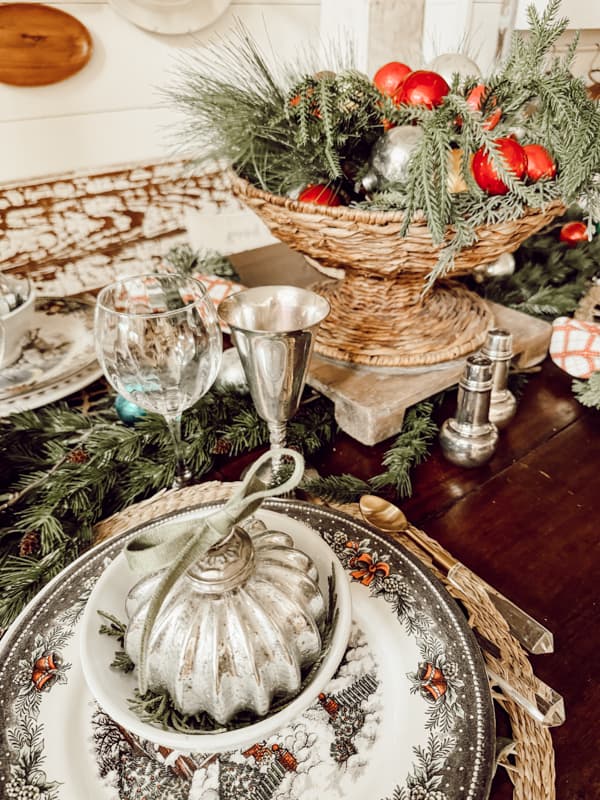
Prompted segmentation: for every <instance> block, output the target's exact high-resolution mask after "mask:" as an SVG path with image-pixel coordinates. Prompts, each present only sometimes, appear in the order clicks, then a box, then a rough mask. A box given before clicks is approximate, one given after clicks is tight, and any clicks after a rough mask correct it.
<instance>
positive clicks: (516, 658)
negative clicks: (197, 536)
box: [94, 481, 556, 800]
mask: <svg viewBox="0 0 600 800" xmlns="http://www.w3.org/2000/svg"><path fill="white" fill-rule="evenodd" d="M238 485H239V484H235V483H230V484H227V483H219V482H216V481H213V482H208V483H204V484H199V485H198V486H190V487H187V488H185V489H180V490H171V491H167V492H162V493H160V494H159V495H156V496H155V497H154V498H150V499H149V500H146V501H143V502H142V503H138V504H137V505H134V506H131V507H130V508H128V509H126V510H125V511H122V512H120V513H119V514H116V515H114V516H113V517H110V518H108V519H106V520H104V521H103V522H101V523H99V524H98V525H97V526H96V527H95V530H94V533H95V541H97V542H98V541H101V540H103V539H106V538H108V537H110V536H115V535H117V534H120V533H124V532H125V531H128V530H131V529H132V528H134V527H137V526H138V525H141V524H143V523H146V522H149V521H150V520H153V519H157V518H159V517H162V516H165V515H166V514H169V513H172V512H175V511H181V510H183V509H185V508H189V507H191V506H194V505H197V504H199V503H208V502H213V501H217V500H224V499H226V498H227V497H229V496H230V495H231V493H232V492H233V491H234V489H235V488H236V486H238ZM334 507H336V508H338V509H339V510H340V511H344V512H345V513H347V514H350V515H351V516H354V517H357V518H358V519H360V512H359V510H358V506H357V505H355V504H345V505H336V506H334ZM419 533H420V535H421V536H423V537H424V538H426V539H427V541H428V543H429V545H430V547H432V548H433V549H434V550H437V551H439V552H440V553H443V554H447V551H446V550H444V548H443V547H441V545H440V544H439V543H438V542H436V541H435V540H434V539H430V538H429V537H428V536H427V534H425V533H424V532H423V531H419ZM388 535H391V534H388ZM391 538H393V539H396V540H397V541H398V542H399V543H400V544H401V545H402V546H403V547H405V548H406V549H407V550H410V551H411V552H412V553H413V554H414V555H415V556H417V558H419V559H420V560H421V561H423V562H424V563H425V564H426V565H427V567H428V568H429V569H431V571H432V572H433V573H434V574H435V575H436V576H437V577H438V578H439V579H440V580H441V581H442V582H443V583H444V584H445V585H446V588H447V589H448V591H449V592H450V594H452V595H453V596H454V597H456V598H457V599H459V600H460V601H461V602H462V603H463V605H464V606H465V607H466V609H467V611H468V614H469V624H470V625H471V626H473V627H477V629H478V631H479V632H480V633H481V634H482V635H483V636H485V637H486V638H487V639H489V640H490V641H491V642H493V643H494V644H495V645H497V647H498V648H499V651H500V657H499V658H493V657H491V656H489V655H488V654H487V653H485V654H484V656H485V659H486V661H488V662H489V665H490V667H491V668H492V669H493V670H494V672H496V673H497V674H498V675H500V676H501V677H503V678H504V679H505V680H506V681H508V682H510V683H511V684H512V685H513V686H514V687H515V688H516V689H517V690H518V691H519V692H520V693H521V694H523V695H525V696H526V697H529V698H530V699H533V689H532V682H533V677H534V673H533V669H532V667H531V664H530V662H529V659H528V658H527V654H526V653H525V652H524V650H523V649H522V647H521V646H520V645H519V643H518V642H517V641H516V640H515V639H514V638H513V637H512V635H511V633H510V631H509V629H508V625H507V623H506V620H505V619H504V618H503V617H502V616H501V615H500V614H499V613H498V611H497V610H496V608H495V607H494V605H493V604H492V603H491V601H490V599H489V598H488V596H487V594H486V592H485V590H484V589H483V586H482V585H481V583H480V582H479V581H478V579H477V578H476V577H475V576H473V575H472V574H471V573H469V572H468V571H466V570H463V571H462V573H459V575H457V576H455V577H457V578H458V581H457V582H458V583H459V584H460V586H461V588H460V589H457V588H456V587H455V586H453V585H452V584H450V583H448V582H447V581H446V579H445V576H444V575H443V573H441V572H439V570H437V569H436V568H435V567H434V566H433V565H432V563H431V560H430V559H429V557H428V556H427V555H425V554H424V553H423V551H422V550H421V549H420V548H419V547H418V546H417V545H415V544H414V543H413V542H412V541H411V540H410V539H407V538H406V537H404V536H403V535H402V534H397V535H391ZM493 697H494V700H496V702H498V703H499V705H501V706H502V707H503V708H504V710H505V711H506V713H507V714H508V716H509V718H510V723H511V731H512V733H511V735H512V739H513V745H512V748H511V752H510V754H505V759H503V760H501V761H500V764H501V766H503V767H505V769H506V770H507V772H508V775H509V777H510V779H511V781H512V783H513V785H514V800H555V798H556V791H555V778H556V776H555V767H554V748H553V745H552V737H551V735H550V732H549V730H548V729H547V728H544V727H542V726H541V725H538V724H537V723H535V722H534V721H533V720H532V719H531V717H529V716H528V715H527V714H526V713H525V712H524V711H523V709H522V708H521V707H520V706H518V705H516V704H515V703H514V702H512V701H510V700H508V699H507V698H506V697H505V696H504V695H502V694H500V693H498V692H493ZM508 755H510V756H511V760H510V761H509V760H508Z"/></svg>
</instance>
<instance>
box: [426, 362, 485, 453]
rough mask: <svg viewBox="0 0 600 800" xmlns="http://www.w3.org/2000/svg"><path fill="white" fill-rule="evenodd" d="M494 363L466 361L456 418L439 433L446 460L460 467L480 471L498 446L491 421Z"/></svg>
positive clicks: (460, 383) (459, 388)
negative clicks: (478, 468)
mask: <svg viewBox="0 0 600 800" xmlns="http://www.w3.org/2000/svg"><path fill="white" fill-rule="evenodd" d="M491 392H492V362H491V361H490V359H489V358H487V357H485V356H483V355H474V356H469V357H468V358H467V363H466V367H465V371H464V373H463V376H462V377H461V379H460V381H459V384H458V398H457V408H456V416H455V417H451V418H450V419H447V420H446V421H445V422H444V424H443V425H442V429H441V431H440V445H441V448H442V452H443V453H444V456H445V457H446V458H447V459H448V461H451V462H452V463H453V464H458V465H459V466H460V467H479V466H481V464H485V462H486V461H488V460H489V459H490V458H491V457H492V454H493V453H494V450H495V449H496V444H497V442H498V429H497V428H496V426H495V425H494V423H493V422H490V421H489V410H490V399H491Z"/></svg>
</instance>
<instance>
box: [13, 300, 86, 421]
mask: <svg viewBox="0 0 600 800" xmlns="http://www.w3.org/2000/svg"><path fill="white" fill-rule="evenodd" d="M101 374H102V370H101V369H100V365H99V364H98V362H97V361H96V351H95V345H94V306H93V304H90V303H85V302H83V301H80V300H76V299H72V298H70V299H61V298H41V299H39V300H36V304H35V312H34V316H33V321H32V328H31V330H30V331H29V334H28V339H27V342H25V344H24V347H23V352H22V353H21V356H20V358H19V359H18V361H16V362H15V363H14V364H11V365H10V366H9V367H6V368H4V369H3V370H2V371H0V416H2V417H4V416H8V415H9V414H13V413H14V412H16V411H27V410H30V409H33V408H39V407H40V406H42V405H45V404H46V403H53V402H55V401H56V400H60V399H62V398H63V397H66V396H67V395H69V394H71V393H72V392H75V391H78V390H79V389H82V388H83V387H84V386H86V385H87V384H89V383H92V382H93V381H95V380H97V379H98V378H99V377H100V375H101Z"/></svg>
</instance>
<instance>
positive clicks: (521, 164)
mask: <svg viewBox="0 0 600 800" xmlns="http://www.w3.org/2000/svg"><path fill="white" fill-rule="evenodd" d="M494 143H495V144H496V146H497V147H498V150H499V153H500V157H501V158H502V160H503V161H504V164H505V166H506V168H507V169H508V170H509V171H510V172H512V174H513V175H514V176H515V178H516V179H517V180H521V178H523V176H524V175H525V172H526V170H527V155H526V153H525V150H524V149H523V148H522V147H521V145H520V144H519V143H518V142H517V141H515V140H514V139H509V138H505V139H494ZM471 169H472V171H473V177H474V178H475V180H476V181H477V183H478V185H479V186H480V187H481V188H482V189H483V190H484V191H485V192H488V193H489V194H507V193H508V186H507V185H506V184H505V183H504V181H503V180H502V179H501V178H500V177H499V175H498V173H497V172H496V170H495V169H494V165H493V164H492V161H491V159H490V157H489V155H488V153H487V152H486V151H485V150H484V148H483V147H480V148H479V150H478V151H477V152H476V153H475V155H474V156H473V162H472V164H471Z"/></svg>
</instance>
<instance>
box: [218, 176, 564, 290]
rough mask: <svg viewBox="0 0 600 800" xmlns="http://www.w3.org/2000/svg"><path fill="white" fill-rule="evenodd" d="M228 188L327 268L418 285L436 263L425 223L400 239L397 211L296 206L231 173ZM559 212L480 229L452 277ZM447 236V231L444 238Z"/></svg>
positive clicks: (555, 206)
mask: <svg viewBox="0 0 600 800" xmlns="http://www.w3.org/2000/svg"><path fill="white" fill-rule="evenodd" d="M231 188H232V191H233V193H234V194H235V195H236V196H237V197H238V198H239V199H240V200H242V201H243V202H244V203H245V204H246V205H247V206H248V207H249V208H251V209H252V210H253V211H254V212H256V214H258V216H259V217H261V219H262V220H263V221H264V222H265V224H266V225H267V226H268V227H269V228H270V229H271V231H272V233H273V234H274V235H275V236H276V237H277V238H278V239H280V240H281V241H282V242H285V243H286V244H288V245H289V246H290V247H291V248H293V249H294V250H298V251H299V252H301V253H304V254H305V255H307V256H310V257H311V258H314V259H315V260H316V261H319V262H320V263H321V264H323V265H324V266H326V267H337V268H345V267H348V266H352V267H353V268H354V269H360V270H362V271H368V272H374V273H376V274H378V275H389V276H395V275H400V274H402V275H403V276H406V275H407V274H409V273H414V274H415V275H417V276H418V277H419V279H420V281H421V282H422V281H423V279H424V277H425V276H426V275H428V274H429V273H430V272H431V270H432V269H433V268H434V267H435V265H436V264H437V262H438V259H439V255H440V250H441V247H436V246H434V245H433V244H432V242H431V236H430V234H429V230H428V229H427V224H426V222H425V220H424V219H422V220H415V221H414V222H413V223H411V225H410V226H409V228H408V232H407V234H406V236H405V237H402V238H401V237H400V231H401V229H402V225H403V222H404V215H403V213H402V212H400V211H398V212H390V211H364V210H362V209H357V208H348V207H344V206H335V207H328V206H319V205H315V204H314V203H300V202H298V201H297V200H292V199H290V198H288V197H279V196H277V195H273V194H270V193H269V192H265V191H263V190H262V189H258V188H256V187H255V186H253V185H251V184H250V183H248V181H246V180H244V179H243V178H240V177H239V176H237V175H233V174H232V175H231ZM564 210H565V209H564V206H563V204H562V203H561V202H560V201H554V202H553V203H551V204H550V205H548V207H547V208H545V209H544V210H531V211H529V212H528V213H526V214H524V215H523V216H522V217H521V218H520V219H517V220H511V221H510V222H501V223H498V224H497V225H491V226H489V227H482V228H479V229H478V231H477V235H478V241H477V242H476V243H475V244H474V245H472V246H471V247H468V248H465V249H464V250H462V251H461V252H460V253H459V254H458V255H457V256H456V258H455V264H454V269H453V274H455V275H458V274H464V273H468V272H470V271H471V270H473V269H474V268H475V267H477V266H479V265H481V264H489V263H491V262H492V261H495V260H496V259H497V258H498V257H499V256H500V255H502V253H507V252H509V253H511V252H513V251H514V250H516V249H517V248H518V247H519V245H520V244H521V243H522V242H523V241H524V240H525V239H527V238H528V237H529V236H531V235H532V234H534V233H536V232H537V231H539V230H541V229H542V228H543V227H545V226H546V225H547V224H548V223H549V222H551V221H552V220H553V219H554V218H555V217H556V216H559V215H560V214H562V213H563V212H564ZM451 235H452V231H451V230H450V231H449V232H448V239H449V238H450V236H451Z"/></svg>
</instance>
